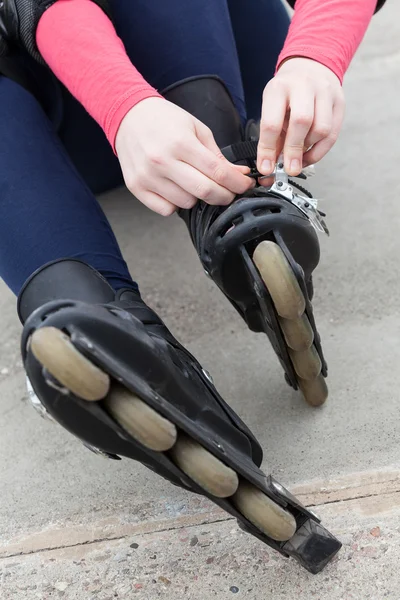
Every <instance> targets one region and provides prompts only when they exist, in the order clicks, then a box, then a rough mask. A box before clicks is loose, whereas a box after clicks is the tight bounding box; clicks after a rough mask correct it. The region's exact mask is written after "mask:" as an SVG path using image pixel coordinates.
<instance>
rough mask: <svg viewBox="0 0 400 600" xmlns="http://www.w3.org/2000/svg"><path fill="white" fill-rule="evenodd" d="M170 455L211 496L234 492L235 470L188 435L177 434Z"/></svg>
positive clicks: (218, 496)
mask: <svg viewBox="0 0 400 600" xmlns="http://www.w3.org/2000/svg"><path fill="white" fill-rule="evenodd" d="M171 456H172V458H173V460H174V462H175V464H176V465H177V466H178V467H179V468H180V469H181V470H182V471H183V472H184V473H186V475H188V476H189V477H190V478H191V479H193V481H195V482H196V483H197V484H198V485H199V486H200V487H202V488H203V489H204V490H206V491H207V492H209V493H210V494H211V495H212V496H216V497H217V498H227V497H228V496H232V495H233V494H234V493H235V492H236V490H237V488H238V485H239V479H238V476H237V475H236V473H235V471H233V470H232V469H231V468H230V467H227V466H226V465H224V463H223V462H221V461H220V460H219V459H218V458H217V457H216V456H214V455H213V454H211V452H209V451H208V450H206V449H205V448H203V446H201V445H200V444H198V443H197V442H196V441H195V440H192V439H191V438H189V437H188V436H186V435H184V434H182V433H180V434H179V436H178V440H177V442H176V444H175V446H174V447H173V448H172V450H171Z"/></svg>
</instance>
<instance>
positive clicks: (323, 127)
mask: <svg viewBox="0 0 400 600" xmlns="http://www.w3.org/2000/svg"><path fill="white" fill-rule="evenodd" d="M330 132H331V126H330V125H328V124H327V123H317V125H316V126H315V128H314V134H315V135H317V136H318V137H320V138H326V137H328V135H329V134H330Z"/></svg>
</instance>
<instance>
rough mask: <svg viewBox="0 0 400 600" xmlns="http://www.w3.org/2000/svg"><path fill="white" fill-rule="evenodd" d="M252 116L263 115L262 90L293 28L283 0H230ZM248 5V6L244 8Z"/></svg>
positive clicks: (247, 100) (248, 105)
mask: <svg viewBox="0 0 400 600" xmlns="http://www.w3.org/2000/svg"><path fill="white" fill-rule="evenodd" d="M228 5H229V12H230V15H231V21H232V27H233V32H234V35H235V41H236V46H237V50H238V55H239V62H240V70H241V73H242V80H243V86H244V95H245V99H246V108H247V114H248V117H249V118H251V119H259V118H260V115H261V99H262V93H263V89H264V87H265V85H266V84H267V82H268V81H269V80H270V79H272V77H273V76H274V72H275V66H276V61H277V60H278V56H279V53H280V51H281V50H282V47H283V44H284V42H285V38H286V35H287V32H288V28H289V23H290V21H289V15H288V13H287V11H286V9H285V7H284V6H283V3H282V2H281V0H247V1H246V3H245V5H244V3H243V1H242V0H228ZM244 6H245V8H244Z"/></svg>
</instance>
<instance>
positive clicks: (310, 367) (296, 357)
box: [289, 345, 322, 381]
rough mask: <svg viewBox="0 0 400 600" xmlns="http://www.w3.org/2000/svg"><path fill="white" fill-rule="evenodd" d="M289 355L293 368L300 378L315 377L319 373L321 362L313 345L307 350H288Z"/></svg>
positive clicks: (308, 378)
mask: <svg viewBox="0 0 400 600" xmlns="http://www.w3.org/2000/svg"><path fill="white" fill-rule="evenodd" d="M289 356H290V359H291V361H292V363H293V366H294V370H295V371H296V373H297V375H298V376H299V377H300V378H301V379H306V380H307V381H308V380H310V379H315V378H316V377H318V375H319V374H320V373H321V368H322V363H321V359H320V357H319V354H318V352H317V349H316V348H315V346H314V345H312V346H311V347H310V348H307V350H302V351H301V352H296V351H295V350H289Z"/></svg>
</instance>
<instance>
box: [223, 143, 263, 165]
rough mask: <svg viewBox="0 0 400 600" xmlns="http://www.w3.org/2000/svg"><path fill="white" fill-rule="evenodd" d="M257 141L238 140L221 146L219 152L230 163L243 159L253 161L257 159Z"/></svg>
mask: <svg viewBox="0 0 400 600" xmlns="http://www.w3.org/2000/svg"><path fill="white" fill-rule="evenodd" d="M257 145H258V143H257V142H238V143H237V144H232V145H231V146H226V148H222V150H221V152H222V154H223V155H224V156H225V158H226V159H228V160H229V161H230V162H232V163H237V162H240V161H243V160H246V161H255V160H256V159H257Z"/></svg>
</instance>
